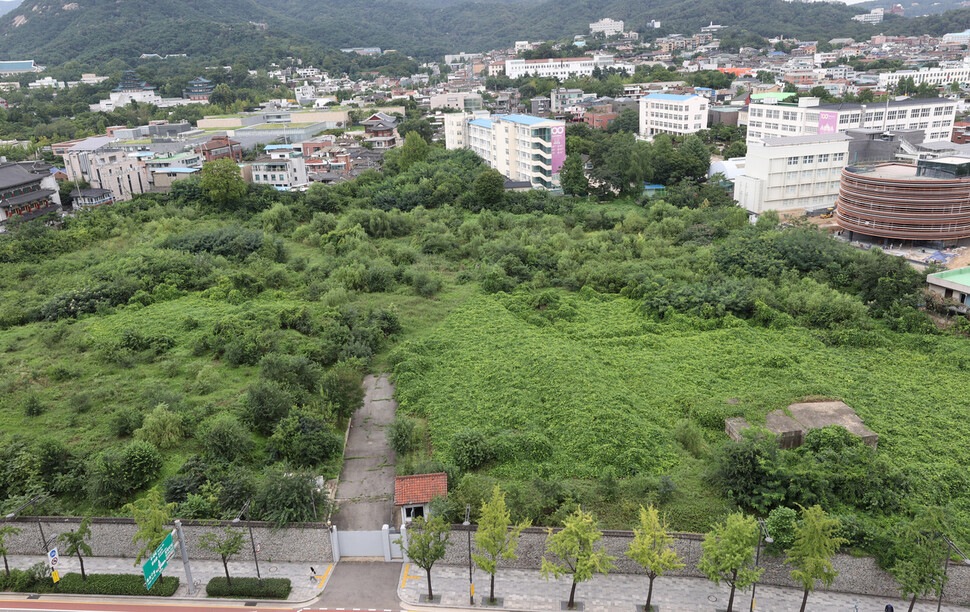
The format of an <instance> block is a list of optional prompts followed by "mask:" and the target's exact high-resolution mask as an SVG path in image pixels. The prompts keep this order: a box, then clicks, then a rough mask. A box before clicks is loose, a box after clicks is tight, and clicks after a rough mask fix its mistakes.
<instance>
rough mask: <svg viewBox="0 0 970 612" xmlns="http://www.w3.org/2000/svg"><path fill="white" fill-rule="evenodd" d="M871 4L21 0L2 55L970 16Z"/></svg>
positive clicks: (218, 57) (193, 51)
mask: <svg viewBox="0 0 970 612" xmlns="http://www.w3.org/2000/svg"><path fill="white" fill-rule="evenodd" d="M864 10H865V9H862V8H859V7H857V6H853V7H848V6H845V5H843V4H837V3H828V2H819V3H801V2H785V1H784V0H736V1H733V2H723V1H720V0H604V1H597V0H343V1H341V2H324V1H322V0H191V1H186V0H151V1H147V0H74V1H71V0H56V2H52V0H23V3H22V4H21V5H20V6H18V7H17V8H15V9H13V10H11V11H10V12H9V13H8V14H6V15H4V16H3V17H0V58H2V57H30V58H32V59H35V60H36V61H38V62H39V63H42V64H48V65H56V64H59V63H64V62H67V61H69V60H77V61H79V62H81V63H88V64H98V63H104V62H109V61H111V60H116V59H120V60H122V61H131V60H133V59H136V58H138V56H139V55H141V54H143V53H159V54H170V53H185V54H187V55H189V56H190V57H194V58H204V59H205V60H206V61H213V62H216V61H218V62H222V63H235V62H236V61H245V62H248V63H250V64H254V65H258V64H263V63H265V62H267V61H272V60H273V59H276V58H279V57H285V56H286V55H300V56H301V57H305V58H308V59H316V60H317V61H319V60H320V58H326V57H330V58H333V57H335V56H334V54H335V51H334V50H335V49H337V48H340V47H356V46H380V47H382V48H385V49H387V48H392V49H397V50H399V51H401V52H404V53H408V54H411V55H414V56H416V57H421V58H431V57H436V56H440V55H441V54H444V53H452V52H457V51H481V50H486V49H491V48H496V47H500V46H507V45H509V44H511V43H512V42H513V41H515V40H536V39H550V38H564V37H570V36H572V35H574V34H583V33H586V32H587V31H588V24H589V23H590V22H591V21H595V20H597V19H601V18H603V17H611V18H614V19H623V20H624V21H625V22H626V26H627V28H628V29H634V30H644V29H645V28H646V24H647V23H648V22H649V21H650V20H652V19H657V20H660V21H661V22H662V24H663V27H662V28H660V29H659V30H649V31H645V33H646V34H648V35H650V36H658V35H664V34H668V33H673V32H679V33H684V34H689V33H691V32H693V31H696V30H697V29H698V28H700V27H701V26H704V25H707V24H708V23H710V22H712V21H713V22H714V23H716V24H720V25H724V26H729V27H731V28H732V29H733V30H745V31H748V32H752V33H755V34H759V35H762V36H777V35H784V36H786V37H798V38H801V39H802V40H813V39H819V40H828V39H829V38H832V37H836V36H852V37H854V38H863V39H864V38H868V37H869V36H871V35H872V34H874V33H877V32H879V31H892V32H896V33H913V32H921V31H922V29H925V28H931V29H933V30H934V31H932V32H931V33H938V32H936V31H935V30H938V29H941V28H942V29H943V31H948V30H953V29H956V28H957V27H958V26H959V27H960V28H961V29H962V28H965V27H967V25H960V24H961V23H963V24H966V23H967V22H970V11H953V12H951V13H947V14H946V16H945V17H940V16H938V17H936V21H932V19H933V18H932V17H928V18H925V20H923V21H921V20H918V19H917V20H911V19H895V20H892V22H887V23H886V24H880V26H879V27H878V29H877V28H876V27H874V26H868V25H865V24H860V23H858V22H854V21H852V20H851V17H852V15H854V14H857V13H859V12H863V11H864ZM927 20H930V21H927ZM250 22H256V23H260V24H266V29H265V30H263V29H261V28H256V27H254V26H253V25H250Z"/></svg>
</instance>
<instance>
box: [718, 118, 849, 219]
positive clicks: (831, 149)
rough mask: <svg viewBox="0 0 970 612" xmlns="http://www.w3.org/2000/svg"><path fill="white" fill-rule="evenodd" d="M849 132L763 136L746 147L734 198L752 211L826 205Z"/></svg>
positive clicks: (834, 192)
mask: <svg viewBox="0 0 970 612" xmlns="http://www.w3.org/2000/svg"><path fill="white" fill-rule="evenodd" d="M848 152H849V136H847V135H846V134H818V135H813V136H789V137H786V138H768V139H765V140H764V141H763V142H759V143H754V144H751V145H749V146H748V153H747V155H746V156H745V163H744V174H743V175H742V176H739V177H737V178H735V179H734V199H735V200H737V201H738V204H739V205H740V206H741V208H744V209H745V210H747V211H749V212H753V213H757V214H761V213H762V212H764V211H766V210H791V209H815V208H821V207H823V206H832V205H833V204H835V201H836V200H837V199H838V197H839V180H840V178H841V174H842V168H844V167H845V165H846V163H847V158H848Z"/></svg>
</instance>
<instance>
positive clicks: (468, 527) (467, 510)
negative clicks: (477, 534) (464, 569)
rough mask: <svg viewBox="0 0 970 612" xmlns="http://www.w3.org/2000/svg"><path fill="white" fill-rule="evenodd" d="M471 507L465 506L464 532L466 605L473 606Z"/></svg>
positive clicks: (469, 505)
mask: <svg viewBox="0 0 970 612" xmlns="http://www.w3.org/2000/svg"><path fill="white" fill-rule="evenodd" d="M471 516H472V505H471V504H465V522H464V523H462V525H464V526H465V531H466V532H467V533H468V603H469V604H471V605H473V606H474V605H475V583H474V582H472V522H471Z"/></svg>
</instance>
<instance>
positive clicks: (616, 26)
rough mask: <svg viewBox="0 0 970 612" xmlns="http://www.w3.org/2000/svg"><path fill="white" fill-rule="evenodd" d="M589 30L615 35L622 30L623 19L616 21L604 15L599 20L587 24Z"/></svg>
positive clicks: (594, 32) (595, 32) (593, 32)
mask: <svg viewBox="0 0 970 612" xmlns="http://www.w3.org/2000/svg"><path fill="white" fill-rule="evenodd" d="M589 31H590V33H592V34H603V35H604V36H616V35H617V34H621V33H622V32H623V21H622V20H620V21H616V20H613V19H610V18H609V17H606V18H604V19H600V20H599V21H596V22H593V23H591V24H589Z"/></svg>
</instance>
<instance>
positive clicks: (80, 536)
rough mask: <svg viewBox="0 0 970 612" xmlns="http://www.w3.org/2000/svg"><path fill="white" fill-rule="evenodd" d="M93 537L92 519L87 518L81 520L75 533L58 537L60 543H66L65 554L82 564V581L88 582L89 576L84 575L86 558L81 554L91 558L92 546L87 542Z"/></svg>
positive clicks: (67, 533) (69, 532)
mask: <svg viewBox="0 0 970 612" xmlns="http://www.w3.org/2000/svg"><path fill="white" fill-rule="evenodd" d="M89 537H91V517H90V516H86V517H84V519H82V520H81V524H80V525H78V526H77V529H75V530H73V531H65V532H64V533H62V534H61V535H59V536H57V539H58V541H60V542H63V543H64V554H65V555H66V556H68V557H75V556H76V557H77V561H78V563H80V564H81V580H87V579H88V576H87V574H85V573H84V557H82V556H81V553H84V554H85V555H88V556H89V557H90V556H91V546H90V545H89V544H88V543H87V542H86V540H87V539H88V538H89Z"/></svg>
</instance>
